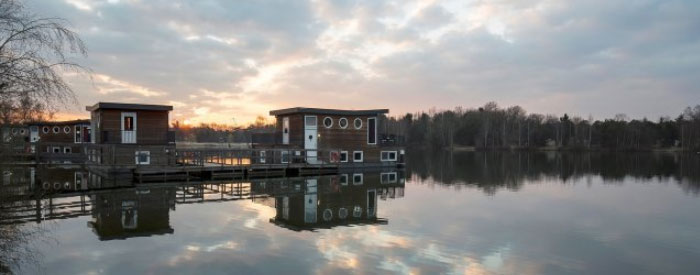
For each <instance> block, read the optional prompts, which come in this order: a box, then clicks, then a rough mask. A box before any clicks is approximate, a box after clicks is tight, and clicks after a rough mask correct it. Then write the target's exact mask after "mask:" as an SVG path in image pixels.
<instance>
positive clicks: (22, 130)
mask: <svg viewBox="0 0 700 275" xmlns="http://www.w3.org/2000/svg"><path fill="white" fill-rule="evenodd" d="M26 133H27V132H26V131H25V130H24V129H19V134H20V135H24V134H26Z"/></svg>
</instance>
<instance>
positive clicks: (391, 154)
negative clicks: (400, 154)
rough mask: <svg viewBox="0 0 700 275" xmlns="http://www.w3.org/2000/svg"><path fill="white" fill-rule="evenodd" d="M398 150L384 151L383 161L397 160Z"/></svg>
mask: <svg viewBox="0 0 700 275" xmlns="http://www.w3.org/2000/svg"><path fill="white" fill-rule="evenodd" d="M396 156H397V153H396V151H382V152H381V155H380V158H379V159H380V160H381V161H396Z"/></svg>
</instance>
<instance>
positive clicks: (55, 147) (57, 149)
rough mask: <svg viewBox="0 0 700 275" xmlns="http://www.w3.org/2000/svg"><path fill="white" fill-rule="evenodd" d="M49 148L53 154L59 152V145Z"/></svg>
mask: <svg viewBox="0 0 700 275" xmlns="http://www.w3.org/2000/svg"><path fill="white" fill-rule="evenodd" d="M51 149H52V150H53V153H54V154H59V153H61V147H59V146H54V147H52V148H51Z"/></svg>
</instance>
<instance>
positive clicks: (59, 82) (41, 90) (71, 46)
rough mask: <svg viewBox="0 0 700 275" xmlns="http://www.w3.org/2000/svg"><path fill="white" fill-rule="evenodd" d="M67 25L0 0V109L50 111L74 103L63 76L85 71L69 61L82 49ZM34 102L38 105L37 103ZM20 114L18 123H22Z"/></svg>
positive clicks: (12, 1) (15, 1)
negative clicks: (0, 103)
mask: <svg viewBox="0 0 700 275" xmlns="http://www.w3.org/2000/svg"><path fill="white" fill-rule="evenodd" d="M67 25H68V22H66V21H65V20H63V19H60V18H42V17H39V16H37V15H35V14H32V13H30V12H28V11H26V9H25V7H24V5H22V3H21V2H19V1H18V0H0V102H2V103H3V104H2V106H3V108H5V107H6V106H14V107H16V108H21V107H28V106H31V107H32V108H30V109H34V108H35V107H40V108H43V109H53V108H55V107H57V106H60V105H64V104H66V103H69V102H74V101H75V96H74V93H73V90H72V89H71V87H70V85H68V83H67V82H66V81H65V80H64V79H63V73H65V72H72V73H82V72H87V71H88V70H87V69H85V68H83V67H82V66H80V65H79V64H77V63H74V62H72V61H71V60H70V56H72V55H78V56H86V55H87V48H86V46H85V44H84V43H83V41H82V40H81V39H80V38H79V37H78V35H77V34H76V33H75V32H73V31H72V30H70V29H69V28H68V27H67ZM37 104H38V105H37ZM31 112H32V111H29V113H27V112H25V113H23V114H20V115H19V116H18V117H17V119H22V118H24V119H26V118H27V117H26V116H27V115H29V114H31Z"/></svg>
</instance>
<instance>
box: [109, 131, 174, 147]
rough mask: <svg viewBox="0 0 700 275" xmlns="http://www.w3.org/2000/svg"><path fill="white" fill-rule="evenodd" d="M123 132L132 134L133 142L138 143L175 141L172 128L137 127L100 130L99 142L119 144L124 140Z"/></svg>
mask: <svg viewBox="0 0 700 275" xmlns="http://www.w3.org/2000/svg"><path fill="white" fill-rule="evenodd" d="M125 133H129V134H132V133H133V135H134V140H135V143H138V144H166V143H175V131H174V130H167V131H164V130H153V129H146V130H143V129H139V130H136V131H122V130H106V131H100V135H99V139H98V141H99V143H106V144H121V143H127V142H124V140H123V139H122V137H123V136H124V135H125Z"/></svg>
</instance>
